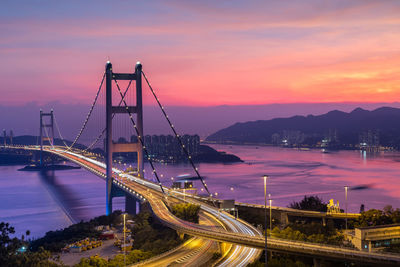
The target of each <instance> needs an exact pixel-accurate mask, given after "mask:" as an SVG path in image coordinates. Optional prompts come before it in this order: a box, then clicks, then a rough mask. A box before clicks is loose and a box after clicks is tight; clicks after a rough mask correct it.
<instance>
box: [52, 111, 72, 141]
mask: <svg viewBox="0 0 400 267" xmlns="http://www.w3.org/2000/svg"><path fill="white" fill-rule="evenodd" d="M53 118H54V122H55V125H56V129H57V132H58V135H59V136H60V138H61V141H62V142H63V143H64V146H66V147H67V148H69V146H68V145H67V143H66V142H65V140H64V138H63V136H62V135H61V131H60V128H59V127H58V123H57V119H56V116H55V114H54V113H53Z"/></svg>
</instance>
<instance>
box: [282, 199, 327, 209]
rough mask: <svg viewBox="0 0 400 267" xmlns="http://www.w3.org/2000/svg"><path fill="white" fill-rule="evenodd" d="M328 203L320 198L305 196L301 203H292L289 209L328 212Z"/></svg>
mask: <svg viewBox="0 0 400 267" xmlns="http://www.w3.org/2000/svg"><path fill="white" fill-rule="evenodd" d="M326 205H327V203H324V202H323V201H322V199H321V198H319V197H318V196H304V198H303V200H301V201H300V202H292V203H291V204H290V205H289V208H292V209H298V210H312V211H327V209H328V208H327V206H326Z"/></svg>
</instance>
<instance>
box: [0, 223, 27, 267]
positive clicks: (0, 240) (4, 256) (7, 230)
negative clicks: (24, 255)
mask: <svg viewBox="0 0 400 267" xmlns="http://www.w3.org/2000/svg"><path fill="white" fill-rule="evenodd" d="M10 234H15V230H14V227H11V226H10V224H9V223H4V222H1V223H0V265H1V266H7V265H3V264H7V263H8V262H11V261H13V260H12V259H13V258H15V254H16V252H17V249H18V248H19V247H20V246H21V244H22V242H21V241H20V240H19V239H18V238H16V237H14V238H11V237H10Z"/></svg>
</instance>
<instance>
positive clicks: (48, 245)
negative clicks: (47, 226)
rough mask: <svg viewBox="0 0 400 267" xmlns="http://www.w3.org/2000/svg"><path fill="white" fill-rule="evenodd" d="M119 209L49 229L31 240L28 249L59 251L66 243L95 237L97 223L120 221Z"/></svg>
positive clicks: (117, 222) (114, 223)
mask: <svg viewBox="0 0 400 267" xmlns="http://www.w3.org/2000/svg"><path fill="white" fill-rule="evenodd" d="M121 221H122V216H121V211H114V212H113V213H112V214H111V215H110V216H105V215H104V216H100V217H96V218H94V219H92V220H90V221H88V222H80V223H77V224H73V225H71V226H69V227H67V228H65V229H63V230H57V231H49V232H47V233H46V235H45V236H44V237H42V238H39V239H36V240H34V241H32V242H31V244H30V249H31V250H32V251H38V249H39V248H40V247H43V248H44V249H46V250H49V251H51V252H59V251H61V249H62V248H63V247H65V246H66V245H67V244H70V243H74V242H76V241H79V240H82V239H85V238H87V237H89V238H97V237H99V235H100V232H99V231H97V230H96V229H95V227H96V226H99V225H110V226H111V225H116V224H119V223H121Z"/></svg>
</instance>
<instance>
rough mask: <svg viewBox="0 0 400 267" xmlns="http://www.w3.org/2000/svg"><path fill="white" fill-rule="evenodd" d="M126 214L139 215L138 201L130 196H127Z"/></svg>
mask: <svg viewBox="0 0 400 267" xmlns="http://www.w3.org/2000/svg"><path fill="white" fill-rule="evenodd" d="M125 212H127V213H129V214H131V215H136V214H137V199H136V198H135V197H133V196H132V195H130V194H126V195H125Z"/></svg>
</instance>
